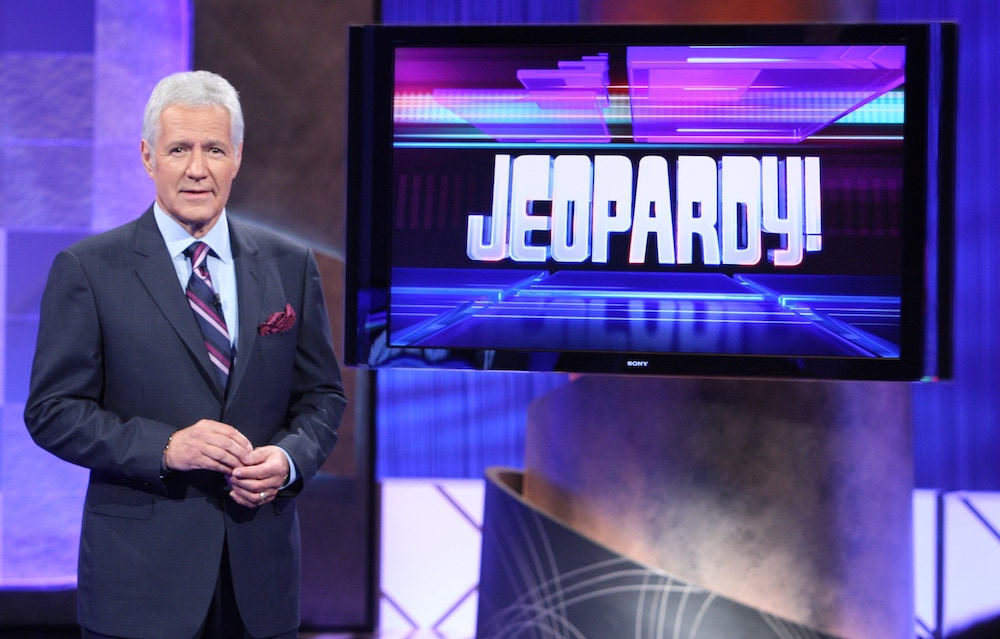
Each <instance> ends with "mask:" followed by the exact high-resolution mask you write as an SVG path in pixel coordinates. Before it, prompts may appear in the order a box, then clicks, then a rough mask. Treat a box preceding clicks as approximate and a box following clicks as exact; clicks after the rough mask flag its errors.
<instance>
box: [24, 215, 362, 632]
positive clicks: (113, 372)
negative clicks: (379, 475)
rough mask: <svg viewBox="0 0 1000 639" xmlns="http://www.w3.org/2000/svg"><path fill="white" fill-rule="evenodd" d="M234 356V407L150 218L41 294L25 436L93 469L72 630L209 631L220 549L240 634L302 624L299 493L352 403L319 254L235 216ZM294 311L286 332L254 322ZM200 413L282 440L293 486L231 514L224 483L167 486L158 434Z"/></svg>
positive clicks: (86, 247) (124, 229) (64, 263)
mask: <svg viewBox="0 0 1000 639" xmlns="http://www.w3.org/2000/svg"><path fill="white" fill-rule="evenodd" d="M230 231H231V236H232V246H233V257H234V261H235V265H236V284H237V290H238V298H239V300H238V302H239V317H240V327H239V343H238V345H237V354H236V358H235V361H234V364H233V368H232V372H231V376H230V388H229V392H228V394H227V396H226V397H222V396H220V393H219V391H218V390H217V388H216V386H215V385H214V384H213V383H212V375H213V373H212V367H211V364H210V363H209V360H208V355H207V352H206V350H205V346H204V342H203V340H202V337H201V333H200V332H199V328H198V325H197V322H196V321H195V319H194V316H193V314H192V312H191V309H190V307H189V306H188V303H187V301H186V299H185V296H184V292H183V289H182V288H181V286H180V284H179V283H178V281H177V275H176V272H175V270H174V267H173V265H172V263H171V260H170V256H169V255H168V254H167V250H166V246H165V244H164V242H163V238H162V237H161V236H160V233H159V230H158V229H157V227H156V223H155V220H154V218H153V213H152V208H150V209H149V210H147V211H146V213H144V214H143V215H142V216H141V217H140V218H138V219H137V220H135V221H133V222H130V223H128V224H126V225H124V226H121V227H119V228H117V229H113V230H111V231H108V232H106V233H102V234H99V235H95V236H93V237H90V238H87V239H85V240H82V241H80V242H78V243H77V244H75V245H74V246H72V247H70V248H68V249H66V250H65V251H63V252H61V253H60V254H59V255H58V256H57V257H56V259H55V262H54V264H53V266H52V269H51V271H50V273H49V279H48V284H47V285H46V289H45V293H44V296H43V298H42V308H41V324H40V329H39V335H38V345H37V351H36V354H35V360H34V365H33V368H32V375H31V389H30V393H29V397H28V401H27V405H26V407H25V423H26V424H27V426H28V429H29V431H30V432H31V435H32V437H33V438H34V439H35V441H36V442H37V443H38V444H39V445H40V446H42V447H43V448H45V449H46V450H49V451H50V452H52V453H54V454H55V455H58V456H59V457H61V458H63V459H65V460H67V461H70V462H72V463H74V464H78V465H80V466H84V467H87V468H89V469H91V473H90V483H89V486H88V490H87V497H86V504H85V512H84V515H83V529H82V533H81V544H80V565H79V620H80V623H81V624H82V625H83V626H85V627H87V628H89V629H91V630H93V631H95V632H99V633H103V634H109V635H114V636H121V637H133V636H134V637H143V638H145V639H155V638H158V637H162V638H164V639H172V638H176V637H182V636H190V635H192V634H193V633H194V632H195V630H196V629H197V627H198V625H199V624H200V623H201V621H202V620H203V619H204V616H205V613H206V612H207V609H208V605H209V601H210V599H211V596H212V593H213V590H214V587H215V583H216V576H217V574H218V570H219V565H220V559H221V554H222V549H223V541H224V540H225V541H227V542H228V547H229V554H230V560H231V565H232V572H233V580H234V582H235V590H236V597H237V600H238V603H239V608H240V611H241V613H242V615H243V617H244V621H245V623H246V625H247V629H248V630H249V631H250V632H251V633H253V634H254V635H258V636H272V635H278V634H281V633H285V632H288V631H290V630H292V629H294V628H296V627H297V626H298V623H299V574H300V566H299V562H300V558H299V553H300V549H299V534H298V533H299V531H298V519H297V515H296V513H295V500H294V497H295V495H296V494H298V492H299V491H300V490H301V488H302V486H303V485H304V483H305V482H307V481H309V479H310V478H311V477H313V475H315V473H316V472H317V471H318V470H319V468H320V466H321V465H322V463H323V461H324V460H325V459H326V457H327V456H328V455H329V453H330V451H331V449H332V448H333V445H334V443H335V441H336V437H337V426H338V424H339V422H340V418H341V415H342V414H343V411H344V406H345V403H346V400H345V396H344V391H343V387H342V385H341V377H340V371H339V368H338V366H337V362H336V359H335V356H334V353H333V343H332V337H331V333H330V324H329V319H328V316H327V311H326V306H325V302H324V299H323V293H322V288H321V285H320V278H319V272H318V269H317V267H316V262H315V259H314V257H313V255H312V253H311V252H310V251H309V250H308V249H307V248H305V247H304V246H302V245H300V244H297V243H295V242H292V241H290V240H287V239H284V238H282V237H280V236H278V235H276V234H274V233H272V232H269V231H264V230H261V229H257V228H255V227H251V226H247V225H244V224H240V223H238V222H236V221H234V220H230ZM286 303H287V304H290V305H291V306H292V308H293V309H294V310H295V313H296V314H297V321H296V322H295V324H294V326H292V328H291V329H290V330H287V331H284V332H279V333H275V334H270V335H261V334H260V333H259V330H258V329H259V326H260V325H261V323H263V322H265V321H266V320H267V318H268V317H269V316H270V315H271V314H272V313H275V312H279V311H283V310H284V309H285V305H286ZM202 418H209V419H216V420H219V421H221V422H224V423H227V424H231V425H232V426H234V427H235V428H237V429H238V430H240V431H241V432H242V433H243V434H245V435H246V436H247V437H248V438H249V439H250V441H251V442H252V443H253V444H254V446H261V445H265V444H276V445H278V446H281V447H282V448H284V450H285V451H287V452H288V454H289V455H290V456H291V458H292V460H293V462H294V464H295V467H296V469H297V470H298V475H299V479H298V481H297V482H296V483H295V484H294V485H292V486H290V487H289V488H287V489H286V490H285V491H283V492H282V493H281V494H280V495H279V497H278V498H277V499H276V500H275V501H273V502H272V503H269V504H267V505H265V506H263V507H262V508H259V509H247V508H243V507H241V506H238V505H237V504H236V503H235V502H233V501H232V500H231V499H229V498H228V497H227V495H226V492H225V486H226V484H225V480H224V477H223V476H222V475H220V474H219V473H214V472H209V471H194V472H189V473H183V472H175V473H170V474H168V475H167V476H166V478H161V477H160V461H161V457H162V453H163V449H164V446H165V445H166V443H167V438H168V437H169V436H170V434H171V433H173V432H174V431H175V430H177V429H180V428H184V427H186V426H189V425H191V424H194V423H195V422H197V421H198V420H199V419H202Z"/></svg>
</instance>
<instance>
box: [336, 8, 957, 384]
mask: <svg viewBox="0 0 1000 639" xmlns="http://www.w3.org/2000/svg"><path fill="white" fill-rule="evenodd" d="M956 31H957V30H956V27H955V25H953V24H949V23H920V24H781V25H762V24H752V25H600V26H597V25H566V26H502V27H493V26H475V27H470V26H461V27H457V26H385V25H369V26H356V27H351V29H350V32H349V37H350V77H349V92H350V94H349V98H348V166H347V197H346V201H347V220H348V232H347V283H346V290H347V300H346V305H345V307H346V326H345V361H346V363H348V364H350V365H358V366H370V367H392V366H409V367H429V366H438V367H451V368H474V369H497V370H528V371H565V372H590V373H612V374H619V373H631V374H643V375H698V376H716V375H719V376H727V377H751V376H753V377H757V376H765V377H778V378H804V379H869V380H926V379H937V378H941V377H947V376H949V375H950V371H951V354H950V343H951V339H950V333H951V314H950V296H951V270H952V267H951V258H952V255H951V244H952V240H953V238H952V235H953V233H952V226H953V222H952V208H953V207H952V199H953V189H952V182H953V176H952V172H953V161H952V160H953V138H954V131H953V129H954V99H955V90H954V83H955V50H956V40H957V32H956Z"/></svg>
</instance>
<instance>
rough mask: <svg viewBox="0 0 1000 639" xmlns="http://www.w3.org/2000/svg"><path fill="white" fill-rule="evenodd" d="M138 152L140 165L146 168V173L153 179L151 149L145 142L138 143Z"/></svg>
mask: <svg viewBox="0 0 1000 639" xmlns="http://www.w3.org/2000/svg"><path fill="white" fill-rule="evenodd" d="M139 152H140V153H142V165H143V166H144V167H146V173H148V174H149V177H153V147H151V146H149V144H148V143H147V142H146V141H145V140H141V141H140V142H139Z"/></svg>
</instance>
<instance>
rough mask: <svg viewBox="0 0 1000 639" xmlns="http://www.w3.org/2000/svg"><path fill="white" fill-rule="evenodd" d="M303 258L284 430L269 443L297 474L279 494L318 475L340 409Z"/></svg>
mask: <svg viewBox="0 0 1000 639" xmlns="http://www.w3.org/2000/svg"><path fill="white" fill-rule="evenodd" d="M307 253H308V256H307V260H306V262H305V273H304V277H302V280H301V281H302V286H303V291H302V304H301V309H300V315H301V317H300V318H299V319H298V320H297V321H299V322H301V326H300V327H299V332H298V338H297V345H296V352H295V366H294V370H293V379H292V394H291V400H290V402H289V407H288V414H287V418H286V419H287V424H286V427H285V428H284V429H281V430H279V431H278V432H277V433H276V434H275V435H274V436H273V437H272V438H271V441H270V442H269V443H271V444H274V445H277V446H281V447H282V448H283V449H284V450H285V451H286V452H287V453H288V454H289V456H291V458H292V460H293V463H294V464H295V466H296V471H297V473H298V480H297V481H296V482H295V484H293V485H292V486H289V487H288V489H286V491H284V493H283V494H294V493H296V492H298V491H299V490H301V487H302V486H303V484H304V483H305V482H307V481H308V480H309V479H311V478H312V477H313V475H315V474H316V473H317V472H318V471H319V469H320V467H321V466H322V464H323V462H324V461H325V460H326V458H327V457H328V456H329V454H330V451H331V450H332V448H333V446H334V444H335V442H336V441H337V427H338V425H339V423H340V419H341V416H342V415H343V412H344V408H345V406H346V397H345V395H344V389H343V386H342V383H341V376H340V370H339V367H338V365H337V360H336V356H335V355H334V350H333V337H332V334H331V331H330V319H329V316H328V315H327V309H326V302H325V300H324V297H323V288H322V282H321V280H320V275H319V269H318V267H317V265H316V260H315V258H314V257H313V255H312V252H311V251H308V252H307ZM261 339H262V340H264V339H267V338H266V337H261Z"/></svg>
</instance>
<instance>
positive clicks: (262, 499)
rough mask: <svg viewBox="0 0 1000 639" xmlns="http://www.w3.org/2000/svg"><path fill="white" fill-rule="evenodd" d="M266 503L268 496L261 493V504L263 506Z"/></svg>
mask: <svg viewBox="0 0 1000 639" xmlns="http://www.w3.org/2000/svg"><path fill="white" fill-rule="evenodd" d="M265 501H267V495H265V494H264V493H261V494H260V503H262V504H263V503H264V502H265Z"/></svg>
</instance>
